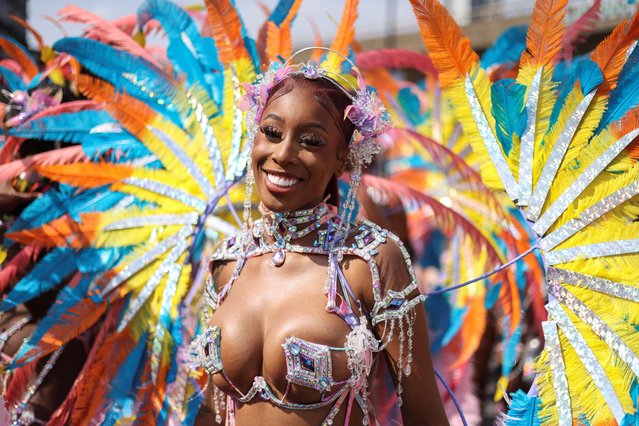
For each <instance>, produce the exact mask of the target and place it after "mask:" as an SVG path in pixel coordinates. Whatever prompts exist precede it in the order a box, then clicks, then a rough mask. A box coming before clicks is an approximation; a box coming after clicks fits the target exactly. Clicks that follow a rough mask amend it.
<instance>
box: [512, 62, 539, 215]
mask: <svg viewBox="0 0 639 426" xmlns="http://www.w3.org/2000/svg"><path fill="white" fill-rule="evenodd" d="M542 72H543V67H539V69H538V70H537V72H536V73H535V76H534V77H533V79H532V81H531V83H530V87H529V88H528V97H527V98H526V118H527V120H526V129H525V130H524V134H523V135H522V136H521V144H520V148H519V202H518V204H519V205H520V206H527V205H528V201H529V200H530V194H531V193H532V165H533V156H534V153H535V132H536V129H537V126H536V125H537V104H538V103H539V85H540V83H541V74H542Z"/></svg>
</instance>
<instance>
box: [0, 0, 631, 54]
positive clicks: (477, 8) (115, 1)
mask: <svg viewBox="0 0 639 426" xmlns="http://www.w3.org/2000/svg"><path fill="white" fill-rule="evenodd" d="M69 3H74V2H72V1H69V0H0V32H1V33H4V34H9V35H11V36H12V37H14V38H16V39H18V40H20V41H23V40H24V38H25V34H24V29H22V28H21V27H19V26H18V25H17V24H15V23H13V22H12V21H11V20H10V19H8V15H17V16H19V17H22V18H26V19H27V20H28V21H29V22H30V23H31V24H32V25H33V26H34V27H35V28H37V29H38V31H40V32H41V33H42V35H43V36H44V38H45V41H46V42H48V43H51V42H53V41H54V40H57V39H58V38H60V37H61V36H62V32H61V29H60V28H58V27H57V26H56V25H55V24H54V23H53V22H52V21H51V18H56V16H57V11H58V10H60V9H61V8H62V7H63V6H65V5H67V4H69ZM140 3H141V0H110V1H108V2H105V1H103V0H82V1H76V2H75V4H76V5H77V6H81V7H82V8H84V9H87V10H89V11H91V12H93V13H95V14H96V15H98V16H100V17H102V18H104V19H107V20H111V19H114V18H118V17H121V16H124V15H129V14H132V13H133V12H135V10H136V8H137V6H138V5H139V4H140ZM176 3H178V4H180V5H182V6H201V5H202V3H203V2H198V1H197V0H177V1H176ZM236 3H237V5H238V7H239V8H240V10H241V11H242V16H243V17H244V18H245V20H246V22H245V23H246V25H247V27H248V28H249V29H255V30H257V28H259V25H261V24H262V22H263V21H264V19H265V16H266V12H265V9H271V8H273V7H274V5H275V4H276V3H277V0H236ZM634 3H635V0H603V2H602V8H601V15H602V19H601V20H600V21H599V22H598V24H597V28H596V30H595V31H594V33H593V35H592V36H591V40H590V42H591V43H594V42H596V41H597V40H599V39H601V38H602V36H604V35H605V34H607V33H608V32H609V31H610V29H612V27H613V25H614V23H615V22H618V21H619V20H620V19H621V18H625V17H628V16H630V15H631V14H632V11H633V10H634V8H635V6H636V5H635V4H634ZM443 4H444V5H445V6H446V7H447V8H448V10H450V11H451V12H452V14H453V15H454V16H455V19H456V20H457V22H459V23H460V24H461V25H463V26H464V29H465V31H466V33H467V34H468V35H469V36H470V39H471V40H472V41H473V45H474V48H475V49H476V50H478V51H482V50H484V49H485V48H486V47H488V46H489V45H490V44H491V43H492V42H493V41H494V40H495V39H496V38H497V36H498V35H499V34H501V33H502V32H503V31H504V30H505V29H506V28H508V27H511V26H514V25H522V24H527V23H528V21H529V18H530V12H531V10H532V6H533V4H534V2H533V1H530V0H445V1H443ZM591 4H592V1H588V0H572V1H570V6H569V17H568V19H569V20H570V19H576V17H577V16H580V15H581V14H582V13H583V12H584V11H585V10H586V9H587V8H588V7H590V5H591ZM342 5H343V1H342V0H322V1H317V0H312V1H310V0H309V1H305V2H303V3H302V6H301V8H300V13H299V17H298V18H297V19H298V21H297V22H296V23H295V24H294V25H293V40H294V41H295V42H296V43H298V46H297V47H301V46H306V45H309V44H312V43H313V40H314V38H315V36H316V34H320V35H321V36H322V38H323V40H324V41H325V43H328V42H330V41H331V40H332V37H333V35H334V34H335V30H336V28H337V20H338V19H339V16H340V13H341V9H342ZM359 12H360V16H359V18H358V22H357V38H358V40H359V41H360V42H361V43H362V45H363V47H364V48H365V49H368V48H380V47H402V48H406V49H414V50H423V49H424V47H423V43H422V41H421V38H420V36H419V33H418V31H417V25H416V24H415V18H414V17H413V13H412V11H411V7H410V3H409V2H408V1H407V0H368V1H364V2H362V4H361V6H360V9H359ZM64 30H65V31H66V32H68V34H69V35H79V33H80V31H81V26H80V25H72V24H69V23H65V24H64ZM251 35H253V36H255V34H251ZM27 41H28V42H29V40H28V39H27ZM590 47H591V44H586V45H584V46H583V48H584V49H586V50H588V49H589V48H590Z"/></svg>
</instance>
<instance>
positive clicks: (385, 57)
mask: <svg viewBox="0 0 639 426" xmlns="http://www.w3.org/2000/svg"><path fill="white" fill-rule="evenodd" d="M356 62H357V66H358V67H359V68H361V69H363V70H367V69H371V68H385V69H388V68H396V69H405V68H412V69H415V70H418V71H421V72H423V73H425V74H429V75H433V76H436V75H437V70H436V69H435V65H433V62H432V61H431V60H430V58H429V57H428V55H425V54H423V53H419V52H414V51H412V50H408V49H377V50H370V51H368V52H362V53H358V54H357V58H356Z"/></svg>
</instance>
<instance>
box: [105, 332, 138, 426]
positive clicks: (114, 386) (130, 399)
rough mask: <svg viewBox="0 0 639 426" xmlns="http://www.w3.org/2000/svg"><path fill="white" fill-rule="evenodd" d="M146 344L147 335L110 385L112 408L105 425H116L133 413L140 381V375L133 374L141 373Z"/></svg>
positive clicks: (134, 349) (130, 354) (109, 397)
mask: <svg viewBox="0 0 639 426" xmlns="http://www.w3.org/2000/svg"><path fill="white" fill-rule="evenodd" d="M146 343H147V335H146V334H144V335H142V336H141V337H140V340H138V343H137V344H136V345H135V347H134V348H133V350H132V351H131V352H130V353H129V355H128V356H127V357H126V359H125V360H124V362H123V363H122V365H121V366H120V368H119V370H118V373H117V374H116V376H115V377H114V378H113V380H111V382H110V383H109V394H108V396H107V400H108V401H111V406H110V407H109V408H108V411H107V414H106V416H105V418H104V420H103V421H102V424H103V425H116V424H118V421H121V420H122V419H123V418H125V417H126V416H127V414H130V413H131V412H132V410H133V404H134V402H135V395H136V382H137V381H139V377H138V374H132V373H134V372H136V371H139V366H140V365H141V364H142V360H143V358H144V354H145V350H146V346H147V345H146Z"/></svg>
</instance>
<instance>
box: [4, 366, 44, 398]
mask: <svg viewBox="0 0 639 426" xmlns="http://www.w3.org/2000/svg"><path fill="white" fill-rule="evenodd" d="M37 364H38V363H37V362H30V363H29V364H26V365H24V366H22V367H18V368H16V369H15V370H14V371H13V373H12V375H11V380H10V381H9V386H7V390H6V391H5V392H4V395H2V396H3V397H4V400H5V401H6V404H7V406H8V407H14V406H15V405H16V404H18V403H19V402H20V400H21V399H22V396H23V395H24V394H25V392H26V391H27V389H28V388H29V386H31V383H33V380H35V378H36V367H37Z"/></svg>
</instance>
